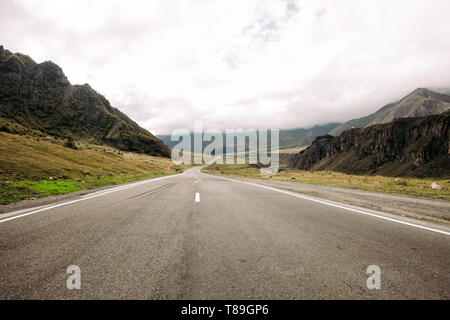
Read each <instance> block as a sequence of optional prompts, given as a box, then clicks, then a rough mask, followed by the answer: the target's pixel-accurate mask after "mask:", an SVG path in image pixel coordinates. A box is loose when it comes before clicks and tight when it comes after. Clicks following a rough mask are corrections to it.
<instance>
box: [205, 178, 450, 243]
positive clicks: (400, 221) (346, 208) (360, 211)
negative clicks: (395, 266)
mask: <svg viewBox="0 0 450 320" xmlns="http://www.w3.org/2000/svg"><path fill="white" fill-rule="evenodd" d="M204 174H206V173H204ZM207 175H208V174H207ZM212 176H213V177H218V178H221V179H225V180H229V181H233V182H237V183H245V184H248V185H251V186H254V187H259V188H263V189H267V190H272V191H275V192H279V193H284V194H287V195H290V196H293V197H297V198H301V199H305V200H310V201H314V202H317V203H321V204H326V205H328V206H331V207H336V208H340V209H345V210H349V211H352V212H356V213H361V214H365V215H368V216H371V217H375V218H379V219H383V220H387V221H392V222H396V223H400V224H404V225H407V226H410V227H415V228H419V229H423V230H427V231H432V232H436V233H440V234H444V235H446V236H450V232H447V231H444V230H439V229H434V228H430V227H425V226H421V225H419V224H415V223H410V222H406V221H402V220H397V219H393V218H389V217H385V216H381V215H377V214H374V213H370V212H367V211H363V210H359V209H354V208H350V207H347V206H343V205H339V204H334V203H331V202H327V201H323V200H319V199H315V198H312V197H308V196H305V195H302V194H298V193H293V192H289V191H285V190H281V189H277V188H272V187H269V186H265V185H261V184H257V183H252V182H247V181H240V180H235V179H230V178H225V177H222V176H216V175H212Z"/></svg>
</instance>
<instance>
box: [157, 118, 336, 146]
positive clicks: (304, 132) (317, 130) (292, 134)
mask: <svg viewBox="0 0 450 320" xmlns="http://www.w3.org/2000/svg"><path fill="white" fill-rule="evenodd" d="M339 125H340V123H327V124H325V125H317V126H314V127H311V128H307V129H305V128H299V129H291V130H280V142H279V143H280V149H288V148H296V147H306V146H309V145H310V144H311V143H312V142H313V141H314V139H315V138H316V137H317V136H321V135H324V134H327V133H328V132H330V130H333V129H334V128H336V127H337V126H339ZM156 137H157V138H158V139H160V140H161V141H162V142H164V144H166V145H167V146H168V147H169V148H171V149H173V148H175V146H176V145H177V144H178V141H172V140H171V135H158V136H156ZM193 137H194V134H193V133H191V141H192V144H191V145H192V146H193V141H194V140H193ZM199 138H200V139H201V137H199ZM208 144H209V142H204V143H203V147H205V146H206V145H208Z"/></svg>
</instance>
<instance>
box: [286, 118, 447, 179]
mask: <svg viewBox="0 0 450 320" xmlns="http://www.w3.org/2000/svg"><path fill="white" fill-rule="evenodd" d="M449 129H450V111H446V112H444V113H441V114H439V115H432V116H425V117H417V118H399V119H396V120H394V121H393V122H390V123H385V124H377V125H373V126H369V127H366V128H356V129H350V130H346V131H344V132H343V133H341V134H340V135H339V136H338V137H333V136H331V135H326V136H322V137H318V138H316V140H315V141H314V142H313V143H312V145H311V146H310V147H309V148H307V149H306V150H304V151H302V152H300V153H299V154H297V155H295V156H294V157H292V158H291V161H290V166H291V167H295V168H299V169H302V170H334V171H341V172H345V173H353V174H380V175H388V176H400V175H411V176H419V177H425V176H439V177H444V178H447V177H450V144H449Z"/></svg>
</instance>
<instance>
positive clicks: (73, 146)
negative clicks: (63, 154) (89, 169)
mask: <svg viewBox="0 0 450 320" xmlns="http://www.w3.org/2000/svg"><path fill="white" fill-rule="evenodd" d="M64 147H66V148H70V149H74V150H77V149H78V147H77V144H76V143H75V140H73V138H72V137H69V138H67V140H66V142H65V143H64Z"/></svg>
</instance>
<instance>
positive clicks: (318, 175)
mask: <svg viewBox="0 0 450 320" xmlns="http://www.w3.org/2000/svg"><path fill="white" fill-rule="evenodd" d="M204 171H205V172H209V173H213V174H219V175H226V176H236V177H248V178H258V179H266V180H273V181H296V182H304V183H309V184H315V185H324V186H332V187H342V188H351V189H359V190H366V191H375V192H386V193H396V194H403V195H410V196H420V197H426V198H433V199H440V200H448V201H450V191H448V190H447V191H446V190H433V189H431V187H430V185H431V183H432V182H437V183H438V184H440V185H444V186H447V187H448V188H449V189H450V181H449V180H434V179H417V178H402V179H399V180H398V181H396V179H395V178H392V177H384V176H363V175H350V174H345V173H340V172H334V171H318V172H309V171H300V170H286V171H281V172H279V173H278V174H276V175H273V176H262V175H261V174H260V170H259V169H257V168H254V167H250V166H248V165H225V164H223V165H217V164H214V165H211V166H209V167H207V168H206V169H205V170H204ZM292 177H295V180H293V179H292Z"/></svg>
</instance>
